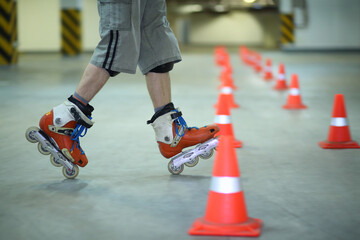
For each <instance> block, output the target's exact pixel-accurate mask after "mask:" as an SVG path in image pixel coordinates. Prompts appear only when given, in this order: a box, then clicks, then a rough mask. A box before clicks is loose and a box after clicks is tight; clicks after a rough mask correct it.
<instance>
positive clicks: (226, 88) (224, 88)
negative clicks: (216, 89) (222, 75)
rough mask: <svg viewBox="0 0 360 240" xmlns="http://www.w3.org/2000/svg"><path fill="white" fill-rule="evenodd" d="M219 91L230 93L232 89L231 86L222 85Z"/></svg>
mask: <svg viewBox="0 0 360 240" xmlns="http://www.w3.org/2000/svg"><path fill="white" fill-rule="evenodd" d="M221 93H223V94H231V93H232V89H231V87H223V88H221Z"/></svg>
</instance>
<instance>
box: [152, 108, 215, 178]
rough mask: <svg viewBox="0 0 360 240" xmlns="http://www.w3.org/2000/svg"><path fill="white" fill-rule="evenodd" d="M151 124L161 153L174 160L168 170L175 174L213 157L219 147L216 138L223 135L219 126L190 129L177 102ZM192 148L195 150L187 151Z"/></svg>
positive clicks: (154, 117) (158, 115)
mask: <svg viewBox="0 0 360 240" xmlns="http://www.w3.org/2000/svg"><path fill="white" fill-rule="evenodd" d="M147 123H148V124H151V125H152V126H153V128H154V131H155V136H156V141H157V142H158V146H159V150H160V153H161V154H162V155H163V156H164V157H165V158H171V160H170V162H169V164H168V170H169V172H170V173H172V174H175V175H177V174H180V173H181V172H182V171H183V170H184V165H186V166H188V167H194V166H195V165H196V164H197V163H198V162H199V157H200V158H203V159H208V158H210V157H211V156H212V155H213V152H214V148H215V147H216V146H217V144H218V140H217V138H215V137H214V136H215V134H216V133H218V132H219V127H218V126H217V125H216V124H212V125H209V126H204V127H201V128H197V127H188V126H187V124H186V122H185V120H184V118H183V117H182V113H181V112H180V111H179V110H178V109H175V108H174V105H173V103H169V104H167V105H166V106H165V107H164V108H163V109H162V110H160V111H159V112H157V113H155V114H154V116H153V117H152V118H151V120H149V121H148V122H147ZM195 145H196V146H195ZM192 146H195V148H193V149H186V150H185V148H188V147H192Z"/></svg>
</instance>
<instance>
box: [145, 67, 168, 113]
mask: <svg viewBox="0 0 360 240" xmlns="http://www.w3.org/2000/svg"><path fill="white" fill-rule="evenodd" d="M145 78H146V85H147V89H148V91H149V95H150V98H151V101H152V103H153V106H154V109H158V108H161V107H163V106H165V105H166V104H168V103H170V102H171V83H170V75H169V73H168V72H167V73H155V72H149V73H147V74H146V75H145Z"/></svg>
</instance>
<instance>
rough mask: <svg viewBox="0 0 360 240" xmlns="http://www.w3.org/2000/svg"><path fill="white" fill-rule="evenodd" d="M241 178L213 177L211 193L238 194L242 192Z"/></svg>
mask: <svg viewBox="0 0 360 240" xmlns="http://www.w3.org/2000/svg"><path fill="white" fill-rule="evenodd" d="M241 190H242V189H241V181H240V177H212V178H211V185H210V191H213V192H217V193H225V194H229V193H238V192H241Z"/></svg>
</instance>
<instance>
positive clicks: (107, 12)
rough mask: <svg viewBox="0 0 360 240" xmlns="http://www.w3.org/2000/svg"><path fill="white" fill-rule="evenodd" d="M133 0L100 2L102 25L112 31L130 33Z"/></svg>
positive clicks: (106, 0)
mask: <svg viewBox="0 0 360 240" xmlns="http://www.w3.org/2000/svg"><path fill="white" fill-rule="evenodd" d="M131 12H132V1H131V0H99V14H100V25H101V26H103V27H105V28H108V29H110V30H119V31H130V29H131Z"/></svg>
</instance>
